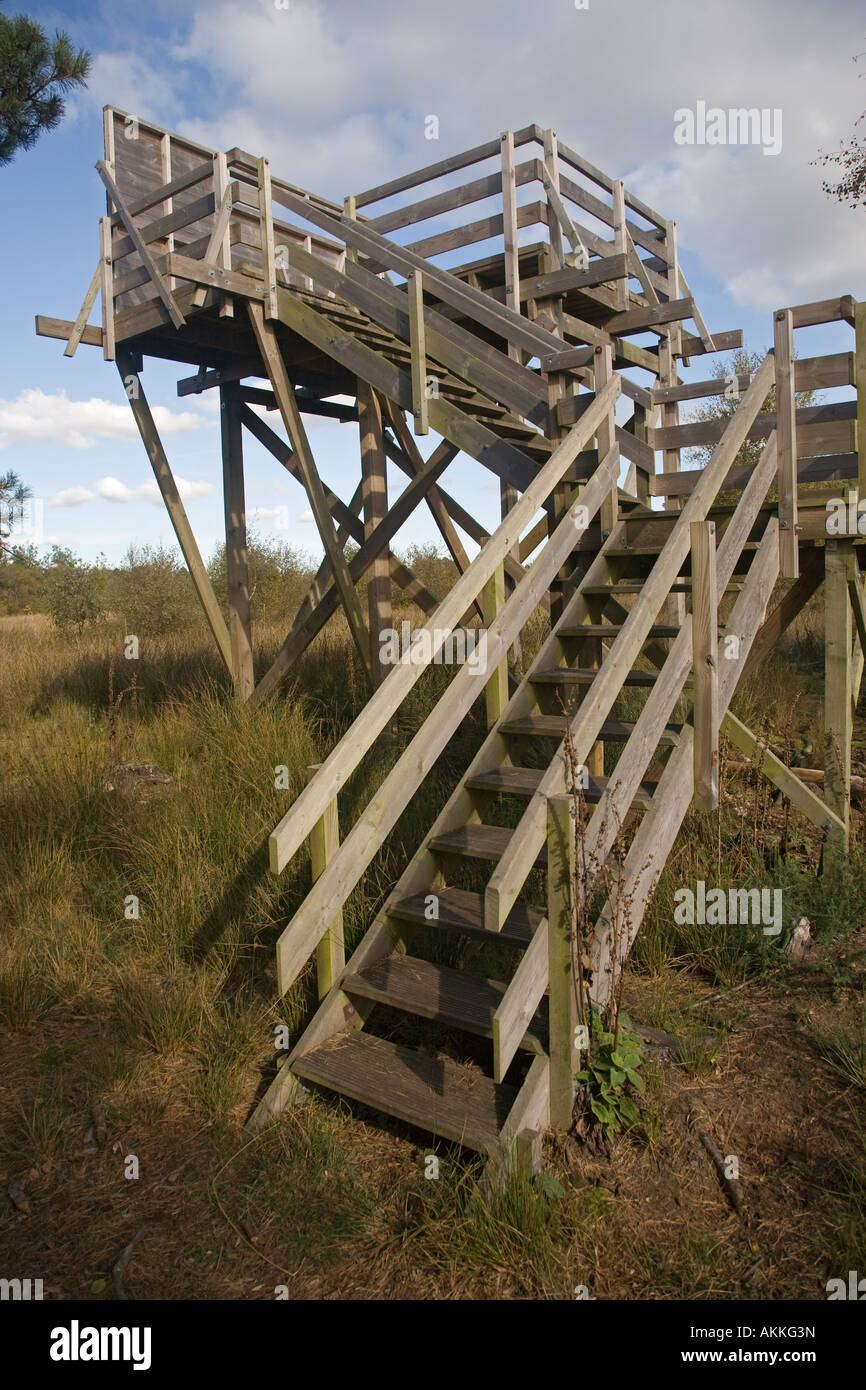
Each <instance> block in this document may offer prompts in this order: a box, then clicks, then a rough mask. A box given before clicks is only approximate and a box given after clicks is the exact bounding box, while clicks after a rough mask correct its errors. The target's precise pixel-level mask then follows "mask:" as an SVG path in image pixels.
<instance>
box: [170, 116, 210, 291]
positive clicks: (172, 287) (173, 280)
mask: <svg viewBox="0 0 866 1390" xmlns="http://www.w3.org/2000/svg"><path fill="white" fill-rule="evenodd" d="M159 162H160V177H161V178H162V181H163V183H171V177H172V175H171V136H170V135H169V133H168V131H166V132H165V134H164V135H163V136H161V138H160V142H159ZM217 207H219V204H217ZM172 212H174V199H173V198H166V199H165V200H164V201H163V204H162V215H163V217H168V216H169V215H170V213H172ZM163 250H164V251H166V252H169V253H170V252H172V251H173V250H174V232H169V234H168V236H167V237H166V238H165V242H164V243H163ZM168 287H169V289H170V290H172V291H173V290H175V289H176V288H177V278H176V276H174V275H170V276H169V277H168Z"/></svg>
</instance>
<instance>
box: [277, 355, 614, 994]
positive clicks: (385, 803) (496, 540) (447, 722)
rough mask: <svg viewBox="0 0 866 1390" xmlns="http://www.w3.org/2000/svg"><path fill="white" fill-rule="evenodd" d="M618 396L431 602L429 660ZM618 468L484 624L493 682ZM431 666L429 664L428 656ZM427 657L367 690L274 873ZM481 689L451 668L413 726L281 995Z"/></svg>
mask: <svg viewBox="0 0 866 1390" xmlns="http://www.w3.org/2000/svg"><path fill="white" fill-rule="evenodd" d="M618 393H619V378H618V377H614V378H613V379H612V381H611V382H610V383H609V385H608V387H607V388H606V390H605V391H604V392H603V393H602V394H601V395H600V396H599V397H598V398H597V400H596V401H595V402H594V403H593V405H592V406H590V408H589V410H588V411H587V412H586V415H585V416H584V418H583V419H582V421H581V423H580V424H579V425H576V426H575V427H574V429H573V430H572V431H571V432H570V434H569V435H568V437H567V438H566V439H565V440H564V441H563V443H562V444H561V445H560V446H559V447H558V448H557V450H556V451H555V452H554V453H553V454H552V455H551V458H550V460H549V461H548V462H547V463H546V464H545V466H544V468H543V469H542V470H541V472H540V473H539V475H538V478H537V479H536V480H535V482H534V483H533V484H531V485H530V487H529V488H528V489H527V491H526V492H525V493H524V494H523V495H522V496H521V498H520V500H519V501H518V503H517V504H516V506H515V507H514V508H513V509H512V511H511V512H510V513H509V514H508V516H507V518H506V519H505V521H503V523H502V525H501V526H500V527H499V529H498V530H497V531H495V532H494V534H493V535H492V536H491V537H490V539H489V540H488V541H487V543H486V544H485V545H484V547H483V548H482V550H481V551H480V553H479V554H478V555H477V556H476V557H475V559H474V561H473V562H472V564H471V565H470V567H469V569H468V570H467V571H466V572H465V573H464V574H463V575H462V576H461V578H460V579H459V580H458V581H457V583H456V585H455V586H454V588H453V589H452V590H451V592H450V593H449V594H448V596H447V597H446V598H445V599H444V600H443V602H442V604H441V605H440V607H439V609H437V611H436V614H435V618H434V619H433V620H432V621H431V623H430V624H428V628H427V631H428V633H429V639H428V640H429V647H428V648H427V651H428V654H429V657H430V659H431V660H433V659H435V656H436V654H437V653H438V652H439V651H440V650H441V648H442V646H443V644H444V640H445V636H446V634H448V633H450V631H451V630H452V629H453V627H454V626H455V625H456V623H457V622H458V620H459V618H460V616H461V615H462V614H463V613H464V612H465V611H466V609H467V607H468V606H469V604H470V603H471V602H472V600H473V598H474V597H475V596H476V595H477V594H479V593H480V592H481V590H482V589H483V588H484V587H485V586H486V585H487V584H488V582H489V581H490V580H491V578H492V577H493V576H494V575H495V573H496V571H497V570H498V568H499V567H500V566H501V564H502V562H503V560H504V558H505V555H506V554H508V553H509V552H510V551H511V550H512V549H513V548H514V546H515V544H516V541H517V539H518V537H519V535H520V532H521V530H523V529H525V527H526V526H527V524H528V522H529V521H530V520H531V519H532V517H533V516H534V515H535V512H536V511H537V509H538V508H539V507H540V506H541V505H542V504H543V502H544V500H545V499H546V498H547V497H549V496H550V495H551V493H552V492H553V491H554V489H555V488H556V487H557V486H558V484H559V482H560V480H561V478H562V476H563V474H564V473H565V471H566V470H567V468H568V466H569V464H570V462H571V461H572V459H573V458H574V456H575V454H576V453H577V452H578V451H579V450H580V449H581V448H582V447H583V444H584V443H585V442H586V440H587V439H588V438H589V437H590V436H591V435H592V434H593V433H594V431H595V430H596V429H597V427H598V424H599V420H600V419H601V418H602V416H603V415H604V414H605V413H606V412H607V410H608V409H609V406H610V404H611V402H612V401H614V400H615V399H616V397H617V395H618ZM618 466H619V453H618V450H617V449H616V447H614V449H613V450H611V453H610V455H609V456H608V458H607V459H605V460H604V461H603V463H602V464H601V466H600V467H599V469H598V470H597V472H596V474H595V476H594V477H593V479H592V480H591V482H590V483H589V484H588V485H587V487H586V488H585V489H583V491H582V492H581V495H580V502H579V504H578V510H577V511H574V510H569V511H568V512H567V513H566V515H565V516H564V517H563V519H562V520H561V521H560V522H559V524H558V526H557V528H556V530H555V531H554V533H553V535H552V536H551V538H550V540H549V541H548V543H547V545H546V546H545V548H544V550H543V551H542V553H541V554H540V555H539V557H538V559H537V560H536V561H535V563H534V564H533V566H532V569H531V571H530V572H529V573H527V574H526V575H525V576H524V578H523V579H522V580H520V582H519V583H518V584H517V585H516V587H515V589H514V591H513V592H512V594H511V595H510V597H509V598H508V600H507V601H506V602H505V603H504V604H503V605H502V606H501V608H500V609H499V612H498V614H497V616H496V618H495V620H494V621H493V623H492V624H491V626H490V627H489V628H488V629H487V630H486V661H487V667H488V673H489V679H494V680H496V679H499V675H498V673H497V670H496V668H498V667H500V665H501V663H502V662H503V661H504V660H505V658H506V655H507V652H508V648H509V647H510V646H511V645H512V643H513V642H514V640H515V638H516V636H517V635H518V634H519V633H520V631H521V630H522V628H523V626H524V624H525V623H526V621H527V619H528V618H529V616H530V614H531V613H532V612H533V611H534V609H535V608H536V607H537V605H538V603H539V602H540V600H541V597H542V595H543V594H545V593H546V592H547V589H548V588H549V586H550V583H551V582H552V580H553V578H554V577H555V575H556V574H557V572H558V571H559V569H561V567H562V565H563V563H564V562H565V560H566V558H567V557H568V555H569V554H571V552H572V551H573V549H574V546H575V544H576V543H577V541H578V540H579V538H580V536H581V535H582V534H583V533H584V531H585V530H586V527H587V526H588V525H589V523H590V522H591V520H592V518H593V517H594V516H595V514H596V513H597V511H598V509H599V508H600V506H601V503H602V500H603V498H604V497H605V496H606V495H607V493H608V492H609V490H610V487H611V483H612V480H613V479H614V478H615V477H616V472H617V469H618ZM427 664H429V663H427ZM424 669H425V665H424V664H417V665H416V664H414V663H412V664H404V663H401V664H400V665H397V666H395V667H394V669H393V670H392V671H391V672H390V673H389V675H388V676H387V677H386V679H385V680H384V681H383V682H382V684H381V685H380V686H379V688H378V690H377V691H376V692H375V694H374V695H373V696H372V697H371V699H370V701H369V702H368V704H367V705H366V707H365V709H364V712H363V713H362V714H361V715H360V716H359V717H358V719H357V720H356V721H355V723H354V724H353V725H352V727H351V728H350V729H349V730H348V732H347V733H346V734H345V735H344V737H343V738H342V739H341V740H340V742H339V743H338V744H337V747H336V748H335V749H334V750H333V752H332V753H331V754H330V755H329V757H328V758H327V759H326V760H325V762H324V763H323V764H322V766H321V768H320V770H319V771H318V773H317V774H316V776H315V777H314V778H313V780H312V781H311V782H310V784H309V785H308V786H307V787H306V788H305V789H304V791H303V792H302V793H301V795H300V796H299V797H298V799H297V801H296V802H295V804H294V806H292V808H291V810H290V811H288V812H287V813H286V815H285V816H284V817H283V819H282V821H281V822H280V824H279V825H278V826H277V827H276V829H275V830H274V831H273V833H272V835H271V838H270V850H271V867H272V869H273V870H274V871H275V872H280V871H281V870H282V869H283V868H284V867H285V866H286V864H287V863H288V862H289V860H290V859H291V858H292V856H293V855H294V854H295V853H296V852H297V850H298V849H299V848H300V846H301V845H302V844H303V842H304V840H305V839H306V837H307V836H308V835H309V834H310V831H311V830H312V829H313V827H314V826H315V825H316V823H317V822H318V821H319V820H320V819H321V817H322V816H323V815H324V814H325V813H326V811H327V809H328V807H329V806H330V805H331V804H332V803H333V801H334V799H335V797H336V795H337V793H338V791H339V790H340V788H341V787H343V786H344V785H345V783H346V781H347V779H348V778H349V777H350V775H351V774H352V772H353V771H354V769H355V768H356V767H357V766H358V765H359V764H360V762H361V761H362V760H363V758H364V756H365V755H366V753H367V752H368V751H369V749H370V747H371V746H372V744H373V742H374V741H375V739H376V738H377V737H378V735H379V734H380V733H381V732H382V730H383V729H384V728H385V727H386V725H387V724H388V723H389V721H390V720H391V719H392V718H393V715H394V713H395V712H396V711H397V709H399V707H400V705H401V704H402V702H403V700H404V699H405V697H406V695H407V694H408V692H409V691H410V690H411V688H412V687H413V686H414V685H415V683H416V682H417V680H418V679H419V678H420V676H421V674H422V672H423V670H424ZM479 693H480V688H479V682H478V676H477V674H476V673H475V672H474V671H473V670H472V669H471V667H469V666H468V665H464V666H463V667H462V668H461V669H460V670H459V671H458V672H457V674H456V675H455V677H454V679H453V680H452V682H451V684H450V685H449V687H448V689H447V691H446V692H445V694H444V695H443V696H442V697H441V698H440V699H439V701H438V703H437V705H436V708H435V710H434V711H433V712H432V713H431V715H430V716H429V717H428V719H427V720H426V721H425V723H424V724H423V725H422V727H421V729H420V730H419V732H418V733H417V734H416V735H415V737H414V738H413V739H412V741H411V743H410V744H409V746H408V747H407V749H406V750H405V752H404V753H403V754H402V756H401V757H400V758H399V759H398V761H397V763H396V765H395V766H394V768H393V769H392V771H391V772H390V773H389V775H388V777H387V778H386V779H385V782H384V783H383V785H382V786H381V787H380V788H379V790H378V791H377V793H376V794H375V796H374V797H373V798H372V800H371V802H370V803H369V805H368V806H367V808H366V810H364V811H363V812H361V814H360V815H359V816H358V817H357V818H356V821H355V824H354V826H353V828H352V830H351V831H350V832H349V834H348V836H347V837H346V839H345V840H344V842H343V844H342V845H341V846H340V849H339V850H338V851H337V852H336V854H335V855H334V857H333V859H332V860H331V862H330V864H329V865H328V867H327V869H326V870H325V871H324V873H323V874H322V876H321V877H320V878H319V880H318V881H317V882H316V884H315V885H314V887H313V889H312V891H311V893H310V894H309V896H308V898H307V899H306V901H305V902H304V903H303V905H302V906H301V908H300V909H299V910H298V912H297V913H296V914H295V916H294V918H293V919H292V921H291V922H290V923H289V925H288V926H287V927H286V929H285V931H284V932H283V934H282V936H281V937H280V939H279V941H278V943H277V962H278V979H279V988H280V992H281V993H284V992H285V991H286V989H288V988H289V986H290V985H291V983H292V981H293V980H294V979H295V978H296V977H297V974H298V972H299V971H300V969H301V968H302V966H303V964H304V962H305V961H306V959H307V958H308V956H309V955H310V953H311V951H312V950H314V949H315V947H316V945H317V944H318V941H319V940H320V939H321V937H322V935H323V934H324V931H325V924H326V922H327V921H328V920H330V918H332V917H333V915H334V913H335V912H336V911H337V910H338V909H339V908H341V907H342V906H343V904H344V903H345V902H346V899H347V898H348V896H349V894H350V893H351V892H352V890H353V888H354V887H355V885H356V883H357V882H358V880H359V878H360V876H361V874H362V873H363V872H364V871H365V869H366V868H367V866H368V865H369V864H370V862H371V861H372V859H373V857H374V856H375V854H376V853H377V852H378V850H379V848H380V846H381V844H382V842H383V840H384V838H385V836H386V835H387V834H388V833H389V832H390V830H391V829H392V828H393V826H394V825H395V824H396V823H397V820H398V819H399V817H400V815H401V814H402V812H403V810H404V808H405V806H406V805H407V804H408V802H409V800H410V799H411V797H412V796H413V795H414V793H415V791H416V790H417V788H418V787H419V786H420V784H421V782H422V781H423V779H424V777H426V775H427V773H428V772H429V770H430V768H431V767H432V766H433V765H434V763H435V762H436V759H437V758H438V757H439V755H440V753H441V752H442V750H443V749H444V747H445V746H446V744H447V742H448V740H449V738H450V737H451V735H452V733H453V732H454V730H455V729H456V728H457V726H458V724H459V723H460V721H461V720H462V719H463V718H464V717H465V715H466V713H467V712H468V710H469V709H470V707H471V706H472V704H473V703H474V701H475V699H476V698H477V696H478V694H479Z"/></svg>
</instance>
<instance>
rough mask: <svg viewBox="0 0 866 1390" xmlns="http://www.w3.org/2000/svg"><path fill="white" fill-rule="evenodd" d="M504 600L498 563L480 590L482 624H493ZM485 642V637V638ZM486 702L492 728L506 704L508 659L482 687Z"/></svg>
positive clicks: (500, 570)
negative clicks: (482, 614)
mask: <svg viewBox="0 0 866 1390" xmlns="http://www.w3.org/2000/svg"><path fill="white" fill-rule="evenodd" d="M504 602H505V565H504V564H500V565H497V566H496V569H495V570H494V571H493V573H492V574H491V576H490V578H489V579H488V581H487V583H486V584H485V585H484V588H483V589H482V591H481V607H482V610H483V613H484V626H485V628H487V629H489V628H491V627H492V626H493V624H494V622H495V621H496V618H497V616H498V614H499V611H500V609H501V608H502V605H503V604H504ZM485 644H486V638H485ZM484 698H485V700H486V702H487V727H488V729H492V728H493V726H494V724H497V723H498V722H499V720H500V718H501V717H502V713H503V710H504V709H505V706H506V705H507V704H508V661H507V660H503V661H500V662H499V664H498V666H497V667H496V668H495V670H494V671H493V672H492V674H491V676H490V679H489V680H488V682H487V684H486V686H485V687H484Z"/></svg>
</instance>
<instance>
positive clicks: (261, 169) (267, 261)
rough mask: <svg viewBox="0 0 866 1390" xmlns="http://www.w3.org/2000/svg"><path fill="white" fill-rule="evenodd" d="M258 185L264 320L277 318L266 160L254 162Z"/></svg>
mask: <svg viewBox="0 0 866 1390" xmlns="http://www.w3.org/2000/svg"><path fill="white" fill-rule="evenodd" d="M256 176H257V179H258V185H259V225H260V228H261V234H262V271H263V276H264V282H265V318H267V319H275V318H277V317H278V316H279V306H278V303H277V255H276V250H275V248H274V206H273V194H272V190H271V165H270V161H269V160H267V159H264V158H262V159H259V160H257V161H256Z"/></svg>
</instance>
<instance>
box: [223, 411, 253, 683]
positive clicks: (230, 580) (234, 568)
mask: <svg viewBox="0 0 866 1390" xmlns="http://www.w3.org/2000/svg"><path fill="white" fill-rule="evenodd" d="M220 429H221V435H222V456H223V501H224V506H225V523H226V586H227V589H228V607H229V635H230V637H231V644H232V675H233V676H234V682H235V694H236V695H237V696H238V698H239V699H241V700H248V699H249V697H250V696H251V695H252V693H253V686H254V684H255V681H254V679H253V640H252V627H251V620H250V583H249V569H248V564H247V512H246V500H245V496H244V453H243V437H242V433H243V432H242V429H241V419H240V403H239V402H238V401H236V400H234V399H233V398H232V396H231V388H230V387H225V386H221V387H220Z"/></svg>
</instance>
